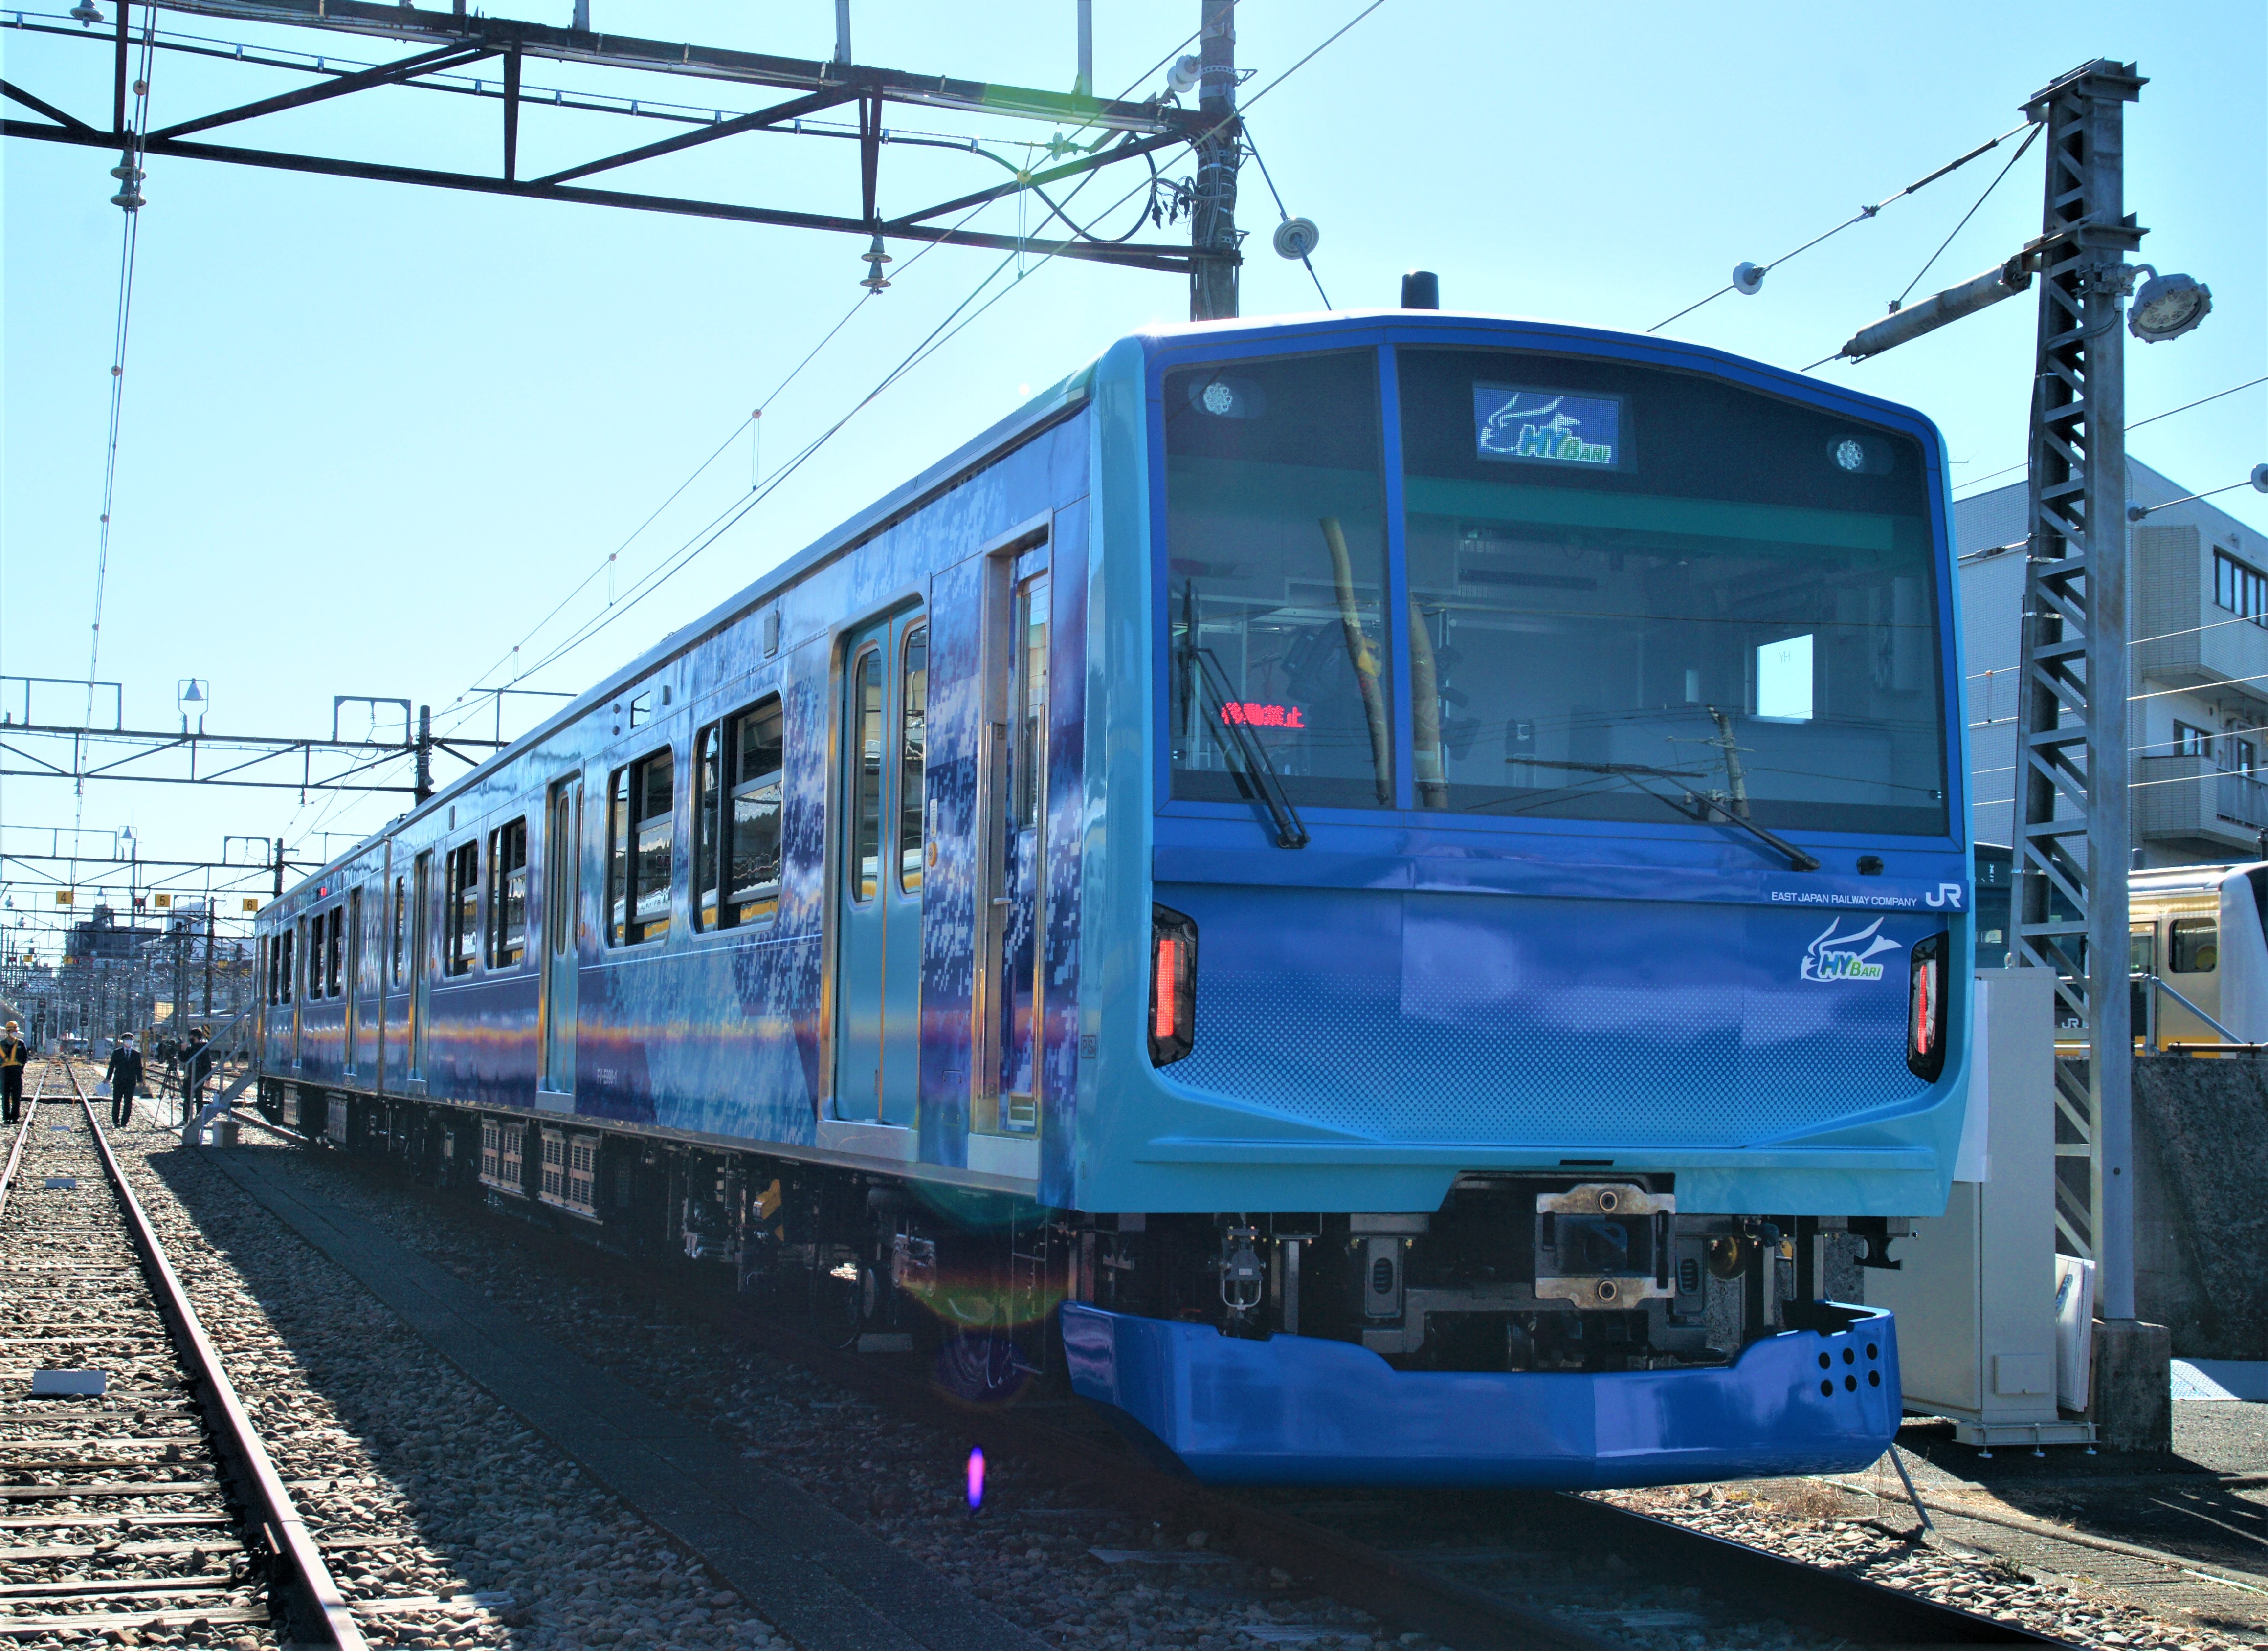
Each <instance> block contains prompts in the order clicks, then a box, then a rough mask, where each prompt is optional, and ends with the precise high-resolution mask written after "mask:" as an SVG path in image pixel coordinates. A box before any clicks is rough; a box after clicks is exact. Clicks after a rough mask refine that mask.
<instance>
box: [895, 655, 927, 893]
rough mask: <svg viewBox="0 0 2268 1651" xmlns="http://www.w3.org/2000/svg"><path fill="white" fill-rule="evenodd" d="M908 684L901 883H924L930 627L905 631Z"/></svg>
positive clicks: (902, 714)
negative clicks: (923, 859)
mask: <svg viewBox="0 0 2268 1651" xmlns="http://www.w3.org/2000/svg"><path fill="white" fill-rule="evenodd" d="M905 648H906V657H905V686H904V696H903V702H902V704H901V705H900V707H899V709H898V887H899V888H901V889H902V890H904V891H905V892H907V893H908V894H915V893H918V892H920V890H921V885H922V772H923V767H924V763H925V762H926V760H927V758H928V751H929V627H928V626H926V625H917V626H915V627H913V628H912V629H910V630H909V631H908V632H907V633H906V642H905Z"/></svg>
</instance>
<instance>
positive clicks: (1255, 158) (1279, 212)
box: [1244, 126, 1331, 310]
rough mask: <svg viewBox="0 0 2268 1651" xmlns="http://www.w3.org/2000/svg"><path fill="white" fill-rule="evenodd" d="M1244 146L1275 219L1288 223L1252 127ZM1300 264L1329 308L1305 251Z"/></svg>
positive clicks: (1326, 297) (1287, 213) (1288, 215)
mask: <svg viewBox="0 0 2268 1651" xmlns="http://www.w3.org/2000/svg"><path fill="white" fill-rule="evenodd" d="M1244 146H1245V148H1247V149H1248V150H1251V151H1252V164H1253V165H1256V166H1257V167H1259V168H1260V180H1261V181H1262V182H1263V183H1264V184H1266V185H1267V186H1268V193H1269V194H1270V195H1271V196H1272V197H1274V199H1275V202H1276V216H1277V220H1278V222H1279V223H1285V224H1288V223H1290V222H1291V221H1292V215H1291V213H1289V212H1288V211H1286V210H1285V208H1284V197H1283V195H1282V194H1280V193H1279V192H1278V189H1277V187H1276V180H1275V179H1273V178H1271V177H1270V176H1269V175H1268V163H1267V162H1266V161H1264V160H1263V159H1261V158H1260V145H1259V144H1257V143H1254V142H1253V141H1252V128H1250V127H1249V126H1248V127H1246V128H1244ZM1300 268H1303V269H1305V270H1306V271H1307V279H1308V280H1310V281H1312V282H1314V283H1315V296H1316V297H1319V298H1321V299H1322V301H1323V308H1325V309H1327V310H1328V309H1329V308H1330V307H1331V295H1330V294H1329V293H1328V292H1326V291H1324V290H1323V278H1322V276H1321V275H1317V274H1316V273H1315V266H1314V263H1313V262H1312V261H1310V260H1309V258H1308V255H1307V253H1300Z"/></svg>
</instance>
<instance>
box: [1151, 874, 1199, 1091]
mask: <svg viewBox="0 0 2268 1651" xmlns="http://www.w3.org/2000/svg"><path fill="white" fill-rule="evenodd" d="M1196 1043H1197V923H1196V921H1194V920H1193V919H1191V918H1189V917H1187V916H1184V915H1183V914H1182V913H1180V912H1177V911H1175V910H1174V909H1173V908H1172V907H1170V906H1156V905H1153V906H1151V907H1150V1064H1151V1065H1152V1066H1159V1067H1163V1066H1170V1065H1172V1064H1173V1063H1174V1062H1175V1061H1176V1060H1181V1059H1182V1058H1183V1057H1184V1056H1186V1055H1187V1054H1188V1053H1189V1050H1190V1049H1191V1048H1192V1047H1193V1046H1195V1045H1196Z"/></svg>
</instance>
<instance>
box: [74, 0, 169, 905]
mask: <svg viewBox="0 0 2268 1651" xmlns="http://www.w3.org/2000/svg"><path fill="white" fill-rule="evenodd" d="M128 4H129V0H119V5H120V7H121V15H120V18H119V24H120V26H121V28H124V27H125V26H126V18H125V15H124V8H126V7H127V6H128ZM149 10H150V16H149V18H148V20H147V22H146V24H145V26H144V29H143V33H142V63H141V72H140V73H139V74H138V75H137V76H136V78H135V81H134V84H133V87H132V97H133V99H134V103H133V111H132V114H131V115H130V117H129V121H128V123H127V124H128V127H129V130H132V131H136V132H140V131H145V130H147V129H148V128H149V123H150V122H149V113H150V65H151V51H152V49H153V48H152V46H151V40H152V38H153V37H154V36H155V34H156V33H157V26H158V25H157V8H156V7H155V6H154V5H152V6H151V7H150V8H149ZM117 170H118V172H119V173H121V174H123V175H122V177H121V180H120V185H119V194H118V196H117V197H114V199H115V200H116V201H117V203H118V204H119V205H120V207H121V209H122V211H123V213H124V216H125V218H126V223H125V226H124V228H123V230H122V232H121V237H120V242H119V252H118V307H117V311H116V315H115V319H114V320H113V322H112V326H111V342H110V407H109V415H108V419H107V429H106V430H105V432H104V436H103V453H102V515H101V520H100V522H99V525H98V529H97V532H96V535H95V553H94V622H93V624H92V626H91V627H90V628H89V635H88V639H87V654H86V716H85V726H87V727H90V728H92V726H93V725H94V685H95V679H96V677H97V675H98V674H99V671H100V670H101V667H102V610H103V601H104V598H105V595H106V591H107V585H108V583H109V579H110V518H111V516H112V515H113V513H114V509H115V506H116V504H117V500H118V444H119V438H120V436H121V434H122V430H123V428H124V424H125V418H126V346H127V341H128V339H129V336H130V335H131V332H132V325H133V319H134V272H135V267H136V251H137V249H138V248H139V247H140V246H141V239H142V236H141V228H142V214H141V211H140V210H139V206H140V202H139V189H138V187H137V186H138V184H139V182H140V179H141V166H140V156H139V154H138V153H137V152H136V150H135V148H134V146H133V145H132V143H130V142H129V143H128V145H127V147H126V149H125V150H124V152H123V153H122V154H121V155H120V157H119V160H118V169H117ZM129 201H131V202H134V204H133V205H127V204H126V202H129ZM84 741H85V736H83V735H82V736H80V737H79V738H78V739H77V740H76V741H75V742H74V744H75V745H77V747H78V749H77V750H76V751H74V752H73V753H72V762H71V767H73V768H75V769H79V770H82V771H83V770H84V769H85V761H84V760H83V759H84V757H85V744H84ZM71 794H72V805H71V841H72V846H73V847H74V848H76V847H77V841H78V836H79V833H80V830H81V829H82V828H83V827H84V826H85V820H86V780H85V774H84V773H83V772H82V773H81V774H80V776H79V777H78V778H77V779H75V780H74V781H72V783H71ZM70 875H71V878H72V880H73V881H74V882H76V881H77V877H78V863H77V860H75V859H74V860H73V861H72V862H71V865H70Z"/></svg>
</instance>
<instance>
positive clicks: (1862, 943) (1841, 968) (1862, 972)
mask: <svg viewBox="0 0 2268 1651" xmlns="http://www.w3.org/2000/svg"><path fill="white" fill-rule="evenodd" d="M1842 922H1843V920H1842V919H1841V918H1839V917H1838V918H1837V919H1835V921H1832V922H1830V923H1829V924H1828V925H1827V928H1826V929H1825V931H1824V932H1823V933H1822V934H1821V935H1820V936H1819V937H1818V938H1817V939H1815V940H1814V941H1813V942H1812V943H1810V944H1809V945H1808V946H1807V947H1805V948H1804V950H1803V967H1802V969H1801V970H1800V973H1801V974H1802V976H1803V978H1804V979H1805V980H1881V978H1882V965H1881V964H1879V963H1874V962H1872V961H1870V960H1871V959H1873V958H1878V957H1880V956H1881V954H1882V953H1883V952H1886V951H1896V950H1898V943H1897V942H1896V941H1895V940H1891V939H1889V938H1888V937H1886V936H1883V935H1881V933H1880V932H1878V931H1880V929H1881V927H1882V920H1881V918H1879V917H1878V918H1876V919H1875V920H1874V921H1873V922H1871V923H1869V924H1867V926H1866V928H1861V929H1859V930H1858V931H1857V932H1856V933H1854V934H1849V935H1838V934H1837V933H1836V932H1835V931H1836V930H1837V928H1840V927H1841V926H1842Z"/></svg>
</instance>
